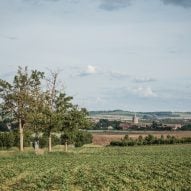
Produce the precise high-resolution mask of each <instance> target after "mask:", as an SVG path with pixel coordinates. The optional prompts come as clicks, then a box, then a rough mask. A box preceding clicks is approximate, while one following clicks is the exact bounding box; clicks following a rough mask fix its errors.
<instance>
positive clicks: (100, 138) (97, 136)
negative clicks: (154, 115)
mask: <svg viewBox="0 0 191 191" xmlns="http://www.w3.org/2000/svg"><path fill="white" fill-rule="evenodd" d="M91 132H92V134H93V143H94V144H96V145H109V144H110V142H111V141H119V140H121V139H123V138H124V136H125V135H126V134H128V135H129V137H131V138H133V139H134V138H135V139H136V138H138V137H139V135H141V136H143V137H145V136H147V135H149V134H151V135H153V136H156V137H160V136H161V135H163V136H164V137H166V136H167V135H171V136H175V137H177V138H182V137H191V131H91Z"/></svg>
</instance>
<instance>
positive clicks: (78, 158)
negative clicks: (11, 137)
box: [0, 145, 191, 191]
mask: <svg viewBox="0 0 191 191" xmlns="http://www.w3.org/2000/svg"><path fill="white" fill-rule="evenodd" d="M190 159H191V146H190V145H163V146H137V147H123V148H119V147H114V148H112V147H99V148H94V147H92V148H91V147H82V148H78V149H76V148H72V149H70V150H69V152H68V153H61V152H52V153H50V154H48V153H47V154H46V153H45V154H44V155H35V154H34V153H30V152H27V153H22V154H19V153H17V152H15V151H7V152H4V151H0V190H1V191H7V190H10V191H11V190H14V191H17V190H18V191H22V190H25V191H26V190H29V191H30V190H39V191H41V190H44V191H45V190H50V191H53V190H71V191H73V190H74V191H75V190H76V191H77V190H87V191H89V190H90V191H91V190H95V191H99V190H101V191H106V190H112V191H115V190H116V191H117V190H120V191H125V190H126V191H128V190H132V191H134V190H140V191H144V190H145V191H149V190H150V191H151V190H156V191H160V190H162V191H165V190H166V191H167V190H168V191H190V190H191V176H190V175H191V160H190Z"/></svg>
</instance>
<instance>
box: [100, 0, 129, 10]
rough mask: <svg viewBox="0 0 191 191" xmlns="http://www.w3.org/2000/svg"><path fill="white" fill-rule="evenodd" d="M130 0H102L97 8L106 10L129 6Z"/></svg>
mask: <svg viewBox="0 0 191 191" xmlns="http://www.w3.org/2000/svg"><path fill="white" fill-rule="evenodd" d="M130 3H131V0H102V2H101V4H100V6H99V8H100V9H103V10H106V11H114V10H118V9H121V8H125V7H127V6H129V5H130Z"/></svg>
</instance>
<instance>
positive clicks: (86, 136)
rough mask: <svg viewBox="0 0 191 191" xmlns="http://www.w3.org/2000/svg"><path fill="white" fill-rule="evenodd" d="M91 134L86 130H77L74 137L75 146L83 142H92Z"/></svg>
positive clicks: (79, 145) (81, 144)
mask: <svg viewBox="0 0 191 191" xmlns="http://www.w3.org/2000/svg"><path fill="white" fill-rule="evenodd" d="M92 138H93V137H92V134H91V133H89V132H87V131H78V133H77V134H76V137H75V147H81V146H83V145H84V144H89V143H92Z"/></svg>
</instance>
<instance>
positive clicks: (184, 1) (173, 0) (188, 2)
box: [161, 0, 191, 8]
mask: <svg viewBox="0 0 191 191" xmlns="http://www.w3.org/2000/svg"><path fill="white" fill-rule="evenodd" d="M161 1H162V2H163V3H164V4H173V5H177V6H181V7H184V8H188V7H191V0H161Z"/></svg>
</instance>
